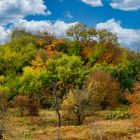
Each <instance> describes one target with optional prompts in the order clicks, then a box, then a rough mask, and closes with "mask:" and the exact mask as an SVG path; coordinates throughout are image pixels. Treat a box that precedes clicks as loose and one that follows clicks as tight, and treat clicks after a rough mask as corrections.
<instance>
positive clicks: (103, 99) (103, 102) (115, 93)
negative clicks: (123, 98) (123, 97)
mask: <svg viewBox="0 0 140 140" xmlns="http://www.w3.org/2000/svg"><path fill="white" fill-rule="evenodd" d="M86 84H87V91H88V93H89V97H90V100H91V102H92V103H93V105H94V106H97V107H100V108H101V109H107V108H112V107H115V106H117V105H118V100H119V93H120V89H119V83H118V82H117V81H116V80H114V79H113V78H112V77H111V76H110V74H108V73H107V72H105V71H103V70H98V71H95V72H94V73H93V74H92V75H91V76H90V77H89V79H88V80H87V82H86Z"/></svg>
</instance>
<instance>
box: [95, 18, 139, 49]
mask: <svg viewBox="0 0 140 140" xmlns="http://www.w3.org/2000/svg"><path fill="white" fill-rule="evenodd" d="M96 28H97V29H98V30H101V29H106V30H108V31H110V32H112V33H115V34H116V35H117V36H118V38H119V43H120V44H122V45H123V46H126V47H129V48H131V49H135V45H136V44H137V43H138V42H140V29H138V30H135V29H127V28H123V27H122V26H121V23H120V22H119V21H116V20H115V19H110V20H108V21H107V22H104V23H99V24H97V26H96Z"/></svg>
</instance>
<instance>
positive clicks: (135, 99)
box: [127, 83, 140, 127]
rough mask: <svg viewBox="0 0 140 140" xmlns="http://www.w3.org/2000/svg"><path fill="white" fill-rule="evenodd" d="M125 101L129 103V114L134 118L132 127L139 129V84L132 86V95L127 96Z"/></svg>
mask: <svg viewBox="0 0 140 140" xmlns="http://www.w3.org/2000/svg"><path fill="white" fill-rule="evenodd" d="M127 99H128V100H129V101H130V102H131V105H130V112H131V113H132V114H133V117H134V121H133V123H134V125H135V126H137V127H140V83H136V84H135V86H134V94H132V95H130V94H127Z"/></svg>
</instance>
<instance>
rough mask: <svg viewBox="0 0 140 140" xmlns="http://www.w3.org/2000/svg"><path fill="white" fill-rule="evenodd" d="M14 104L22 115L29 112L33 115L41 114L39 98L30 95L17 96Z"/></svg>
mask: <svg viewBox="0 0 140 140" xmlns="http://www.w3.org/2000/svg"><path fill="white" fill-rule="evenodd" d="M14 106H15V107H18V108H19V111H20V115H21V116H23V115H25V114H29V115H31V116H37V115H39V99H35V98H29V97H28V96H16V97H15V98H14Z"/></svg>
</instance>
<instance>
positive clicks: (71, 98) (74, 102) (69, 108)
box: [62, 89, 92, 125]
mask: <svg viewBox="0 0 140 140" xmlns="http://www.w3.org/2000/svg"><path fill="white" fill-rule="evenodd" d="M91 108H92V107H91V106H90V102H89V96H88V94H87V92H86V90H79V89H72V90H70V91H69V93H68V94H67V96H66V97H65V100H64V101H63V104H62V109H63V111H64V112H65V115H66V117H67V118H69V119H72V120H74V121H75V124H76V125H81V124H82V123H83V121H84V119H85V117H86V116H87V115H89V113H91Z"/></svg>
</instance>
